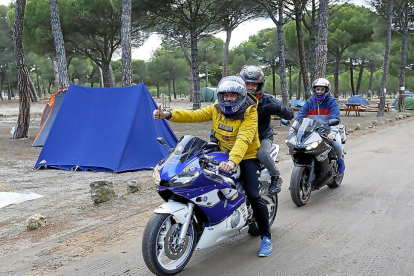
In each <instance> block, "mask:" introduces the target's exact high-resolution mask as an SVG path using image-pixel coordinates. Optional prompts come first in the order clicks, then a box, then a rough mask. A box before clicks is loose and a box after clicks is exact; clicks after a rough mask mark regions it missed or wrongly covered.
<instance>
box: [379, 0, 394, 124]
mask: <svg viewBox="0 0 414 276" xmlns="http://www.w3.org/2000/svg"><path fill="white" fill-rule="evenodd" d="M393 5H394V2H393V0H388V11H387V36H386V42H385V57H384V72H383V74H382V80H381V88H380V103H379V107H378V113H377V117H382V116H384V108H385V88H386V85H387V77H388V69H389V66H390V49H391V27H392V10H393Z"/></svg>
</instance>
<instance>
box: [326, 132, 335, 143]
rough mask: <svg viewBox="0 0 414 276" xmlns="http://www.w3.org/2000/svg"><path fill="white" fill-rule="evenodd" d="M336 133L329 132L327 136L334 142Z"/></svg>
mask: <svg viewBox="0 0 414 276" xmlns="http://www.w3.org/2000/svg"><path fill="white" fill-rule="evenodd" d="M335 136H336V135H335V134H333V133H329V134H328V136H326V138H327V139H328V141H329V142H332V141H334V140H335Z"/></svg>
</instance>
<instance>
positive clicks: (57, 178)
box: [0, 100, 413, 257]
mask: <svg viewBox="0 0 414 276" xmlns="http://www.w3.org/2000/svg"><path fill="white" fill-rule="evenodd" d="M44 104H45V102H44V101H42V102H37V103H33V104H32V105H31V126H30V131H29V138H28V139H22V140H13V139H10V137H11V135H10V133H9V132H10V130H11V128H12V127H13V126H15V124H16V122H17V115H18V101H17V100H12V101H2V102H0V191H12V192H19V193H30V192H35V193H37V194H41V195H43V196H44V197H42V198H40V199H36V200H31V201H26V202H24V203H20V204H17V205H9V206H7V207H4V208H1V209H0V214H1V215H0V240H1V243H0V257H4V256H7V255H9V254H12V253H14V252H18V251H21V250H23V249H25V248H29V247H32V246H34V245H36V244H42V243H45V242H47V241H50V240H53V239H56V238H59V239H61V241H62V246H61V247H57V248H56V250H70V251H71V252H73V254H74V255H76V254H77V255H78V256H82V255H84V254H88V252H89V251H90V250H96V249H97V248H99V247H102V248H104V247H108V246H110V245H111V244H112V243H113V242H115V241H116V240H119V239H123V237H124V236H125V235H131V231H134V227H136V226H138V229H141V230H142V227H143V226H145V223H146V220H147V219H148V217H149V216H150V215H151V211H152V210H153V209H154V206H155V205H156V204H159V203H160V202H161V199H160V198H159V197H158V195H157V194H156V192H155V189H154V187H155V186H154V184H153V180H152V172H151V171H136V172H128V173H120V174H110V173H95V172H67V171H62V170H33V166H34V164H35V162H36V160H37V157H38V155H39V153H40V148H32V147H31V144H32V142H33V140H34V137H36V135H37V133H38V131H39V129H40V128H39V120H40V116H41V113H42V110H43V107H44ZM205 105H206V104H203V106H205ZM191 106H192V104H191V103H189V102H188V101H187V100H174V101H173V102H172V103H171V107H172V108H191ZM411 114H413V112H411ZM342 115H344V114H342ZM351 115H352V114H351ZM396 115H398V113H397V112H395V111H391V112H387V113H385V116H384V117H381V118H379V119H378V118H376V117H375V116H376V113H374V112H364V113H361V116H360V117H355V116H343V117H342V121H343V123H344V124H345V125H346V126H347V127H348V128H349V129H353V128H355V126H356V124H358V123H359V124H361V125H362V128H364V127H367V126H369V125H371V122H372V121H373V120H377V119H378V121H381V120H384V121H385V119H386V118H391V119H392V120H394V122H392V123H389V124H385V125H379V126H378V127H375V128H370V129H362V130H360V131H357V132H354V133H352V134H350V135H348V139H355V138H357V137H359V136H361V135H366V134H369V133H371V132H374V131H377V130H378V129H382V128H387V127H390V126H393V125H395V124H401V123H404V122H405V121H410V120H413V119H412V118H409V119H406V120H404V121H400V122H395V116H396ZM273 124H274V128H275V132H276V135H275V142H276V143H278V144H279V145H280V146H281V151H280V155H279V159H280V160H281V161H284V160H285V161H287V160H289V159H290V157H289V156H288V155H287V154H286V153H287V148H286V146H285V143H284V139H285V137H286V136H287V132H288V128H287V127H284V126H280V125H279V121H273ZM171 127H172V129H173V130H174V131H175V133H176V135H177V137H181V136H182V135H184V134H192V135H196V136H199V137H201V138H204V139H207V138H208V135H209V129H210V123H209V122H207V123H201V124H197V125H194V124H177V123H171ZM96 180H107V181H111V182H113V184H114V188H115V191H116V194H117V196H116V198H115V199H114V200H112V201H110V202H106V203H102V204H99V205H97V204H94V203H93V202H92V200H91V195H90V188H89V183H91V182H92V181H96ZM130 180H137V181H138V182H139V183H140V185H141V188H142V189H141V191H140V192H137V193H134V194H127V193H126V190H127V182H128V181H130ZM34 214H42V215H43V216H45V217H46V218H47V225H46V226H45V227H42V228H40V229H38V230H35V231H28V230H26V227H25V220H26V219H27V218H28V217H30V216H32V215H34ZM121 221H122V222H123V223H120V222H121ZM134 223H137V224H135V226H133V225H134ZM122 225H123V226H122ZM105 227H106V228H107V230H104V228H105ZM115 229H118V230H117V231H116V230H115ZM119 229H122V230H123V231H119ZM136 229H137V228H135V230H136ZM141 230H140V231H141ZM108 231H109V232H111V231H112V234H111V235H109V236H110V238H109V239H107V238H105V240H103V239H102V237H105V236H106V237H108ZM82 233H83V234H82ZM74 236H78V237H79V238H78V239H73V237H74ZM70 239H71V240H70ZM69 240H70V241H69ZM64 241H66V242H64ZM63 247H64V248H63ZM91 248H93V249H91Z"/></svg>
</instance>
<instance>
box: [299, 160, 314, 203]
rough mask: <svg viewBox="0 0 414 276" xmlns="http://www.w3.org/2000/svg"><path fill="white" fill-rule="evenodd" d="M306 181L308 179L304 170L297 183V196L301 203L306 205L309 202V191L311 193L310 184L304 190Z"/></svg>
mask: <svg viewBox="0 0 414 276" xmlns="http://www.w3.org/2000/svg"><path fill="white" fill-rule="evenodd" d="M307 180H308V177H307V175H306V171H305V168H303V170H302V174H301V178H300V181H299V196H300V200H301V201H302V203H306V202H307V201H308V200H309V197H310V194H311V191H312V183H311V184H310V185H309V187H307V188H306V181H307Z"/></svg>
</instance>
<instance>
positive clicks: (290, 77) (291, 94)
mask: <svg viewBox="0 0 414 276" xmlns="http://www.w3.org/2000/svg"><path fill="white" fill-rule="evenodd" d="M292 96H293V93H292V65H289V100H292Z"/></svg>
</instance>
